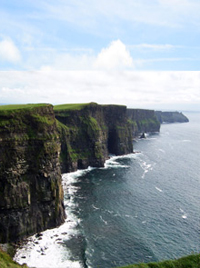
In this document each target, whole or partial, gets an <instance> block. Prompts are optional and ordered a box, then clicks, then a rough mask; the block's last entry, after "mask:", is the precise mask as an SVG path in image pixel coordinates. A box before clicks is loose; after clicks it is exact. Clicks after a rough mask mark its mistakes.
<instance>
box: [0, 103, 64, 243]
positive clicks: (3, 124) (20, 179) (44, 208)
mask: <svg viewBox="0 0 200 268" xmlns="http://www.w3.org/2000/svg"><path fill="white" fill-rule="evenodd" d="M59 154H60V142H59V137H58V132H57V127H56V120H55V116H54V112H53V106H52V105H21V106H15V105H13V106H1V107H0V242H1V243H4V242H9V241H16V240H19V239H21V238H23V237H25V236H27V235H30V234H34V233H36V232H40V231H43V230H45V229H47V228H52V227H55V226H58V225H60V224H61V223H62V222H63V221H64V218H65V212H64V206H63V190H62V185H61V172H60V164H59Z"/></svg>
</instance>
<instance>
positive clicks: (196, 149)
mask: <svg viewBox="0 0 200 268" xmlns="http://www.w3.org/2000/svg"><path fill="white" fill-rule="evenodd" d="M185 115H186V116H187V117H188V118H189V120H190V122H189V123H182V124H180V123H175V124H163V125H162V126H161V130H160V133H156V134H153V135H147V138H146V139H136V140H135V141H134V153H132V154H129V155H125V156H119V157H116V156H111V158H110V159H109V160H107V161H106V163H105V166H104V168H90V167H89V168H88V169H86V170H78V171H76V172H73V173H68V174H63V187H64V193H65V201H64V202H65V208H66V214H67V219H66V221H65V223H64V224H63V225H62V226H60V227H58V228H55V229H52V230H47V231H45V232H43V233H42V235H41V236H39V237H38V236H36V235H34V236H32V237H30V238H29V239H28V241H27V243H26V244H24V245H23V246H22V247H21V248H19V249H18V250H17V253H16V255H15V260H16V261H18V262H19V263H21V264H22V263H27V264H28V265H29V267H37V268H46V267H49V268H50V267H51V268H61V267H62V268H68V267H70V268H97V267H99V268H101V267H102V268H111V267H118V266H123V265H128V264H132V263H138V262H150V261H151V262H152V261H159V260H165V259H174V258H178V257H181V256H184V255H188V254H191V253H199V252H200V113H185Z"/></svg>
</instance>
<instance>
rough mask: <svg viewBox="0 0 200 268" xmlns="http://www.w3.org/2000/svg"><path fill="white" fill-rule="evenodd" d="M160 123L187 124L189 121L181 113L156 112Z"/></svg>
mask: <svg viewBox="0 0 200 268" xmlns="http://www.w3.org/2000/svg"><path fill="white" fill-rule="evenodd" d="M155 115H156V117H157V118H158V121H159V122H160V123H161V124H162V123H187V122H189V119H188V118H187V117H186V116H185V115H184V114H183V113H180V112H177V111H176V112H161V111H155Z"/></svg>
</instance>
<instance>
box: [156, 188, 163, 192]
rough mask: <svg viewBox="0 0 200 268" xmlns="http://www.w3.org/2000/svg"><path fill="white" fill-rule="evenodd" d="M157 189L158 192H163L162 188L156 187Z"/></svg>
mask: <svg viewBox="0 0 200 268" xmlns="http://www.w3.org/2000/svg"><path fill="white" fill-rule="evenodd" d="M155 188H156V190H158V191H159V192H163V190H161V189H160V188H158V187H155Z"/></svg>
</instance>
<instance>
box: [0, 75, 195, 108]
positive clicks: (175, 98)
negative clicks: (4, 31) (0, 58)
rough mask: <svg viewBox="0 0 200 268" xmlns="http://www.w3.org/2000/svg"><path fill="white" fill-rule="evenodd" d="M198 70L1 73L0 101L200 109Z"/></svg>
mask: <svg viewBox="0 0 200 268" xmlns="http://www.w3.org/2000/svg"><path fill="white" fill-rule="evenodd" d="M199 88H200V72H172V71H170V72H134V71H106V72H103V71H43V72H42V71H37V72H11V71H10V72H0V99H1V103H30V102H31V103H33V102H47V103H53V104H58V103H83V102H91V101H95V102H98V103H102V104H106V103H107V104H109V103H110V104H124V105H127V106H128V107H133V108H155V109H177V110H178V109H181V110H186V109H192V110H193V109H199V107H200V92H199Z"/></svg>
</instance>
